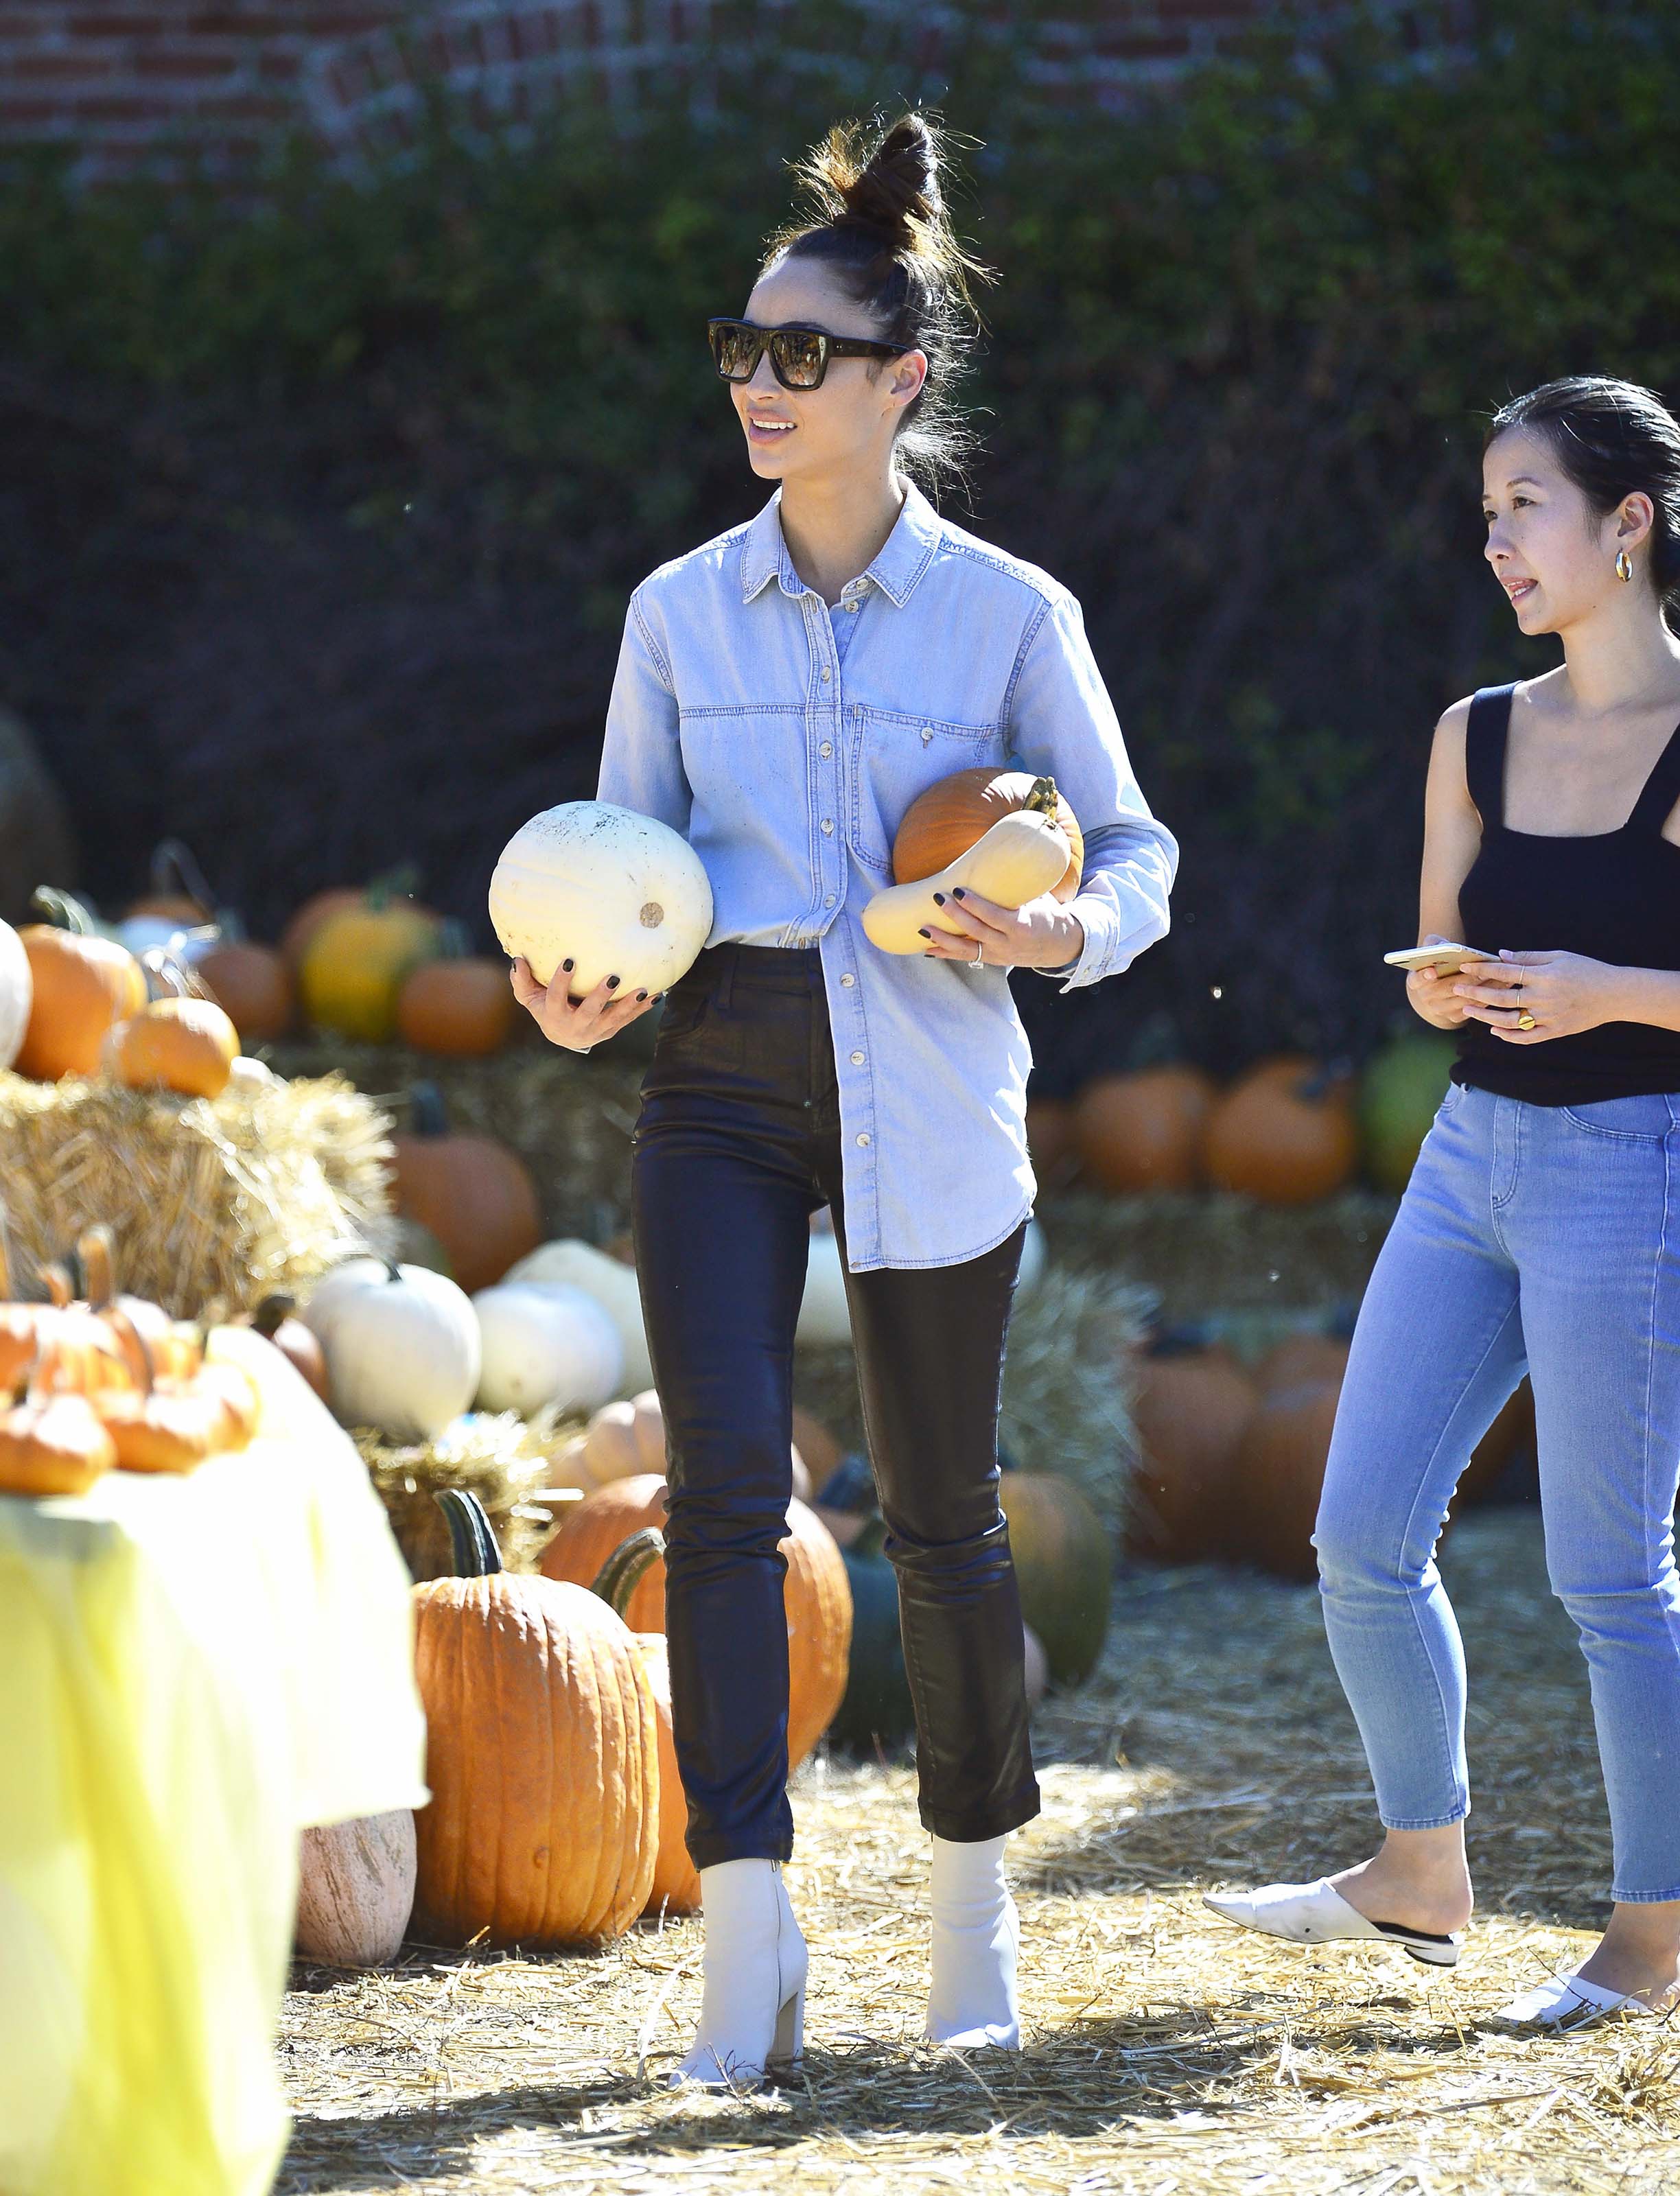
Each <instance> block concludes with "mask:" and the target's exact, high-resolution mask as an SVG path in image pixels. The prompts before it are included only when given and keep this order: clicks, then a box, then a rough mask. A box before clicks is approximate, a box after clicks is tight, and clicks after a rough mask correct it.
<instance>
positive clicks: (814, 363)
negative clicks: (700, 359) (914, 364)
mask: <svg viewBox="0 0 1680 2196" xmlns="http://www.w3.org/2000/svg"><path fill="white" fill-rule="evenodd" d="M706 332H707V337H708V338H710V341H711V344H712V357H713V362H714V364H715V365H716V367H717V369H718V373H719V378H720V379H723V380H725V381H750V380H751V379H753V375H754V374H755V373H757V372H758V370H759V360H760V359H761V358H762V357H763V356H764V355H765V352H766V351H768V352H769V353H770V369H771V373H773V374H774V375H775V376H776V379H777V380H778V381H779V382H780V383H781V384H782V387H783V388H784V389H820V388H821V387H822V386H823V375H824V374H825V373H827V372H828V361H829V360H830V359H831V358H897V357H898V356H899V355H901V353H902V352H903V350H904V345H903V344H888V343H869V342H866V341H865V340H864V338H863V337H862V336H830V335H824V334H823V331H822V330H821V329H820V328H758V327H753V323H752V322H751V321H723V320H714V321H707V323H706Z"/></svg>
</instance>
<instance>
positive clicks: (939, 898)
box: [933, 893, 945, 907]
mask: <svg viewBox="0 0 1680 2196" xmlns="http://www.w3.org/2000/svg"><path fill="white" fill-rule="evenodd" d="M933 904H934V906H935V907H943V906H944V904H945V896H944V893H934V895H933Z"/></svg>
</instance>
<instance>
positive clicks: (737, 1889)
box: [669, 1860, 806, 2089]
mask: <svg viewBox="0 0 1680 2196" xmlns="http://www.w3.org/2000/svg"><path fill="white" fill-rule="evenodd" d="M700 1897H701V1913H702V1915H703V1916H704V1918H705V1927H706V1989H705V1994H704V1996H703V1997H702V1998H701V2007H700V2026H699V2029H698V2030H697V2031H696V2036H695V2039H694V2049H692V2050H691V2051H690V2053H689V2054H688V2056H687V2058H686V2059H684V2061H683V2063H682V2065H681V2066H679V2067H678V2069H677V2071H676V2072H675V2073H674V2074H673V2075H672V2076H671V2077H670V2078H669V2079H670V2085H671V2087H672V2088H673V2089H676V2088H678V2087H680V2086H681V2085H682V2084H684V2083H692V2084H693V2085H694V2086H695V2087H696V2089H753V2088H756V2087H757V2085H758V2084H759V2083H760V2082H762V2081H763V2079H764V2078H765V2069H766V2068H767V2067H769V2066H772V2065H774V2064H775V2063H776V2062H777V2061H778V2060H794V2059H797V2058H798V2057H799V2055H800V2051H801V2049H803V2048H804V2044H805V1965H806V1961H805V1939H804V1938H803V1937H802V1936H801V1935H800V1925H799V1923H798V1922H797V1921H794V1910H793V1908H792V1907H791V1906H790V1905H789V1904H788V1893H787V1889H786V1887H785V1886H784V1885H783V1883H782V1864H781V1862H780V1861H774V1860H725V1861H719V1862H718V1863H717V1864H715V1865H714V1866H713V1867H711V1868H703V1869H701V1871H700Z"/></svg>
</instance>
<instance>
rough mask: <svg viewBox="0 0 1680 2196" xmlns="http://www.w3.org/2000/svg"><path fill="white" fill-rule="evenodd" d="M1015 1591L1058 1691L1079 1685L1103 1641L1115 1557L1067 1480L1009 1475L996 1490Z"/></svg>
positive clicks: (1087, 1506) (1029, 1474)
mask: <svg viewBox="0 0 1680 2196" xmlns="http://www.w3.org/2000/svg"><path fill="white" fill-rule="evenodd" d="M998 1493H999V1499H1000V1500H1001V1501H1002V1505H1003V1514H1004V1516H1005V1517H1007V1519H1008V1520H1009V1546H1010V1547H1011V1549H1012V1550H1013V1553H1014V1557H1015V1576H1016V1578H1017V1580H1018V1581H1019V1585H1020V1592H1021V1617H1022V1621H1024V1622H1025V1625H1026V1626H1027V1627H1028V1629H1029V1630H1030V1631H1032V1632H1036V1633H1037V1634H1038V1638H1039V1639H1040V1641H1041V1643H1042V1646H1043V1649H1044V1652H1045V1655H1046V1656H1048V1660H1049V1664H1050V1675H1051V1678H1052V1679H1053V1680H1054V1682H1055V1683H1056V1684H1057V1685H1082V1684H1083V1683H1084V1681H1085V1679H1087V1678H1088V1677H1089V1676H1090V1674H1091V1673H1092V1671H1093V1670H1094V1669H1095V1668H1096V1667H1097V1662H1098V1659H1099V1657H1100V1656H1101V1654H1102V1649H1103V1641H1104V1640H1105V1639H1106V1638H1107V1636H1108V1604H1109V1589H1110V1585H1111V1577H1112V1572H1113V1564H1114V1557H1113V1552H1112V1550H1111V1548H1110V1546H1109V1540H1108V1534H1107V1533H1106V1530H1105V1529H1104V1527H1103V1522H1102V1520H1101V1518H1100V1517H1098V1515H1097V1513H1096V1511H1094V1509H1093V1508H1092V1506H1091V1505H1090V1503H1089V1501H1088V1500H1087V1499H1086V1497H1085V1496H1084V1495H1082V1494H1081V1493H1080V1491H1079V1489H1078V1488H1077V1487H1076V1486H1074V1485H1073V1483H1072V1482H1071V1480H1066V1479H1062V1478H1059V1477H1058V1476H1057V1475H1056V1474H1055V1473H1054V1472H1047V1471H1007V1472H1005V1474H1004V1475H1003V1480H1002V1486H1001V1487H1000V1488H999V1490H998Z"/></svg>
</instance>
